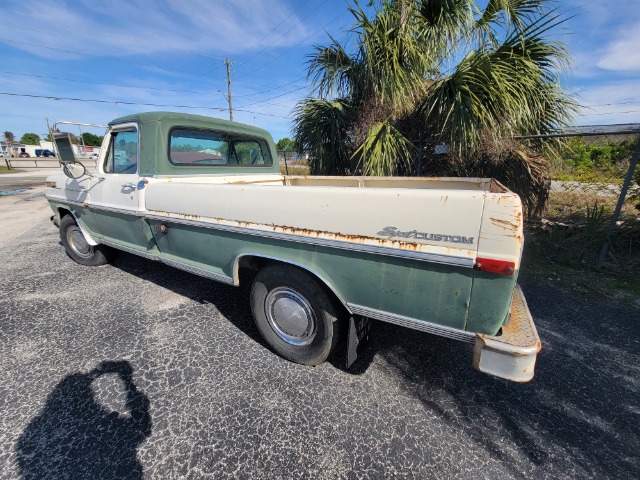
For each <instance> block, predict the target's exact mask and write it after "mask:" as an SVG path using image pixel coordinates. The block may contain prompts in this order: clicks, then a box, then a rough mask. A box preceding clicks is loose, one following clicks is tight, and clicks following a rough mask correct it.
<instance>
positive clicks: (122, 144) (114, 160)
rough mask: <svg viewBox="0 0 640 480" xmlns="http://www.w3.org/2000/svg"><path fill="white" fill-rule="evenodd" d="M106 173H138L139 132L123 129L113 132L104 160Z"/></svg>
mask: <svg viewBox="0 0 640 480" xmlns="http://www.w3.org/2000/svg"><path fill="white" fill-rule="evenodd" d="M104 171H105V173H136V172H137V171H138V132H137V131H136V130H123V131H120V132H114V133H112V134H111V142H109V150H108V152H107V156H106V158H105V162H104Z"/></svg>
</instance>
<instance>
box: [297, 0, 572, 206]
mask: <svg viewBox="0 0 640 480" xmlns="http://www.w3.org/2000/svg"><path fill="white" fill-rule="evenodd" d="M549 3H550V2H549V1H548V0H489V2H488V4H487V6H486V8H484V9H481V8H480V7H479V6H478V5H477V4H476V1H475V0H385V1H383V2H382V3H381V4H380V5H378V8H377V10H376V12H375V15H373V18H370V17H369V16H368V15H367V14H366V13H365V12H364V10H363V9H362V8H361V7H360V6H359V4H358V3H357V0H356V3H355V4H354V6H350V7H349V11H350V12H351V13H352V15H353V17H354V19H355V25H354V27H353V28H352V29H351V31H350V36H349V37H348V39H347V41H346V42H345V44H341V43H339V42H338V41H336V40H335V39H333V38H331V43H330V45H329V46H326V47H321V46H318V47H316V48H315V52H314V53H313V54H312V55H311V56H310V62H309V73H308V76H309V78H310V80H311V82H312V86H313V90H312V93H313V94H314V96H313V97H308V98H306V99H305V100H303V101H302V102H301V103H300V104H299V105H298V106H297V107H296V110H295V113H294V137H295V141H296V143H297V144H298V145H299V146H300V148H301V149H303V150H307V151H309V153H310V154H311V158H312V163H311V172H312V173H313V174H331V175H336V174H338V175H339V174H349V173H362V174H365V175H411V174H416V173H418V171H419V170H421V173H423V174H425V173H426V174H430V175H464V176H493V177H496V178H498V179H499V180H502V181H503V182H505V183H507V185H508V186H509V187H511V188H513V189H514V190H516V191H517V192H518V193H520V194H521V196H522V197H523V201H524V203H525V206H526V207H527V209H528V211H529V213H534V212H535V211H536V210H539V209H540V208H541V206H542V205H543V204H544V201H545V200H546V198H547V195H548V180H547V174H546V168H545V165H546V164H545V160H544V159H545V158H546V157H547V156H548V155H552V154H554V152H555V151H556V149H557V147H558V146H559V145H558V141H557V140H554V141H551V140H548V141H543V140H535V141H526V143H525V141H523V140H520V141H518V140H514V139H513V138H514V137H517V136H519V135H523V134H529V135H532V134H535V135H544V134H546V133H550V132H551V131H553V130H555V129H557V128H559V127H561V126H563V125H565V124H567V123H568V121H569V120H570V118H571V114H572V113H573V112H574V111H575V108H576V104H575V102H574V101H573V100H571V99H570V98H569V97H568V96H567V95H566V94H565V93H564V92H563V91H562V89H561V87H560V84H559V80H558V78H559V75H560V74H561V73H562V72H563V71H565V70H566V69H567V68H568V54H567V51H566V49H565V48H564V46H563V44H562V43H560V42H558V41H555V40H553V39H551V38H550V35H551V33H552V31H554V30H555V29H556V27H558V25H560V24H561V23H562V22H563V21H564V20H563V19H562V17H561V15H560V14H559V13H557V12H556V11H555V10H553V9H549V8H548V4H549ZM415 158H420V159H421V162H420V163H418V165H419V166H418V167H417V166H416V164H417V162H416V161H415ZM418 169H419V170H418Z"/></svg>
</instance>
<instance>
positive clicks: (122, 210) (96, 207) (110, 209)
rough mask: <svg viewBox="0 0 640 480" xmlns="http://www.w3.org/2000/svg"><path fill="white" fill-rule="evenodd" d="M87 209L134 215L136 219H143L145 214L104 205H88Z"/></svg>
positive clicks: (141, 211)
mask: <svg viewBox="0 0 640 480" xmlns="http://www.w3.org/2000/svg"><path fill="white" fill-rule="evenodd" d="M88 208H92V209H93V210H103V211H105V212H111V213H120V214H122V215H135V216H136V217H144V216H145V213H146V212H145V211H144V210H128V209H125V208H114V207H107V206H104V205H96V204H95V203H89V204H88Z"/></svg>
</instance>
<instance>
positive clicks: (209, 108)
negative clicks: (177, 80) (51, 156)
mask: <svg viewBox="0 0 640 480" xmlns="http://www.w3.org/2000/svg"><path fill="white" fill-rule="evenodd" d="M0 95H8V96H12V97H29V98H46V99H48V100H68V101H73V102H94V103H108V104H114V105H142V106H147V107H172V108H197V109H202V110H217V111H220V112H224V111H228V110H229V109H228V108H223V107H205V106H202V105H173V104H162V103H146V102H127V101H121V100H101V99H95V98H75V97H62V96H57V95H32V94H28V93H15V92H0ZM233 110H234V111H238V112H245V113H251V114H254V115H265V116H268V117H276V118H289V117H286V116H282V115H274V114H272V113H263V112H254V111H251V110H244V109H240V108H234V109H233Z"/></svg>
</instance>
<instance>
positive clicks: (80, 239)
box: [67, 226, 93, 258]
mask: <svg viewBox="0 0 640 480" xmlns="http://www.w3.org/2000/svg"><path fill="white" fill-rule="evenodd" d="M67 240H68V242H69V245H70V246H71V248H72V249H73V251H74V252H75V253H77V254H78V255H80V256H81V257H84V258H89V257H90V256H91V254H92V253H93V252H92V251H91V245H89V244H88V243H87V240H86V239H85V238H84V235H83V234H82V231H80V228H78V227H76V226H73V227H69V229H68V230H67Z"/></svg>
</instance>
